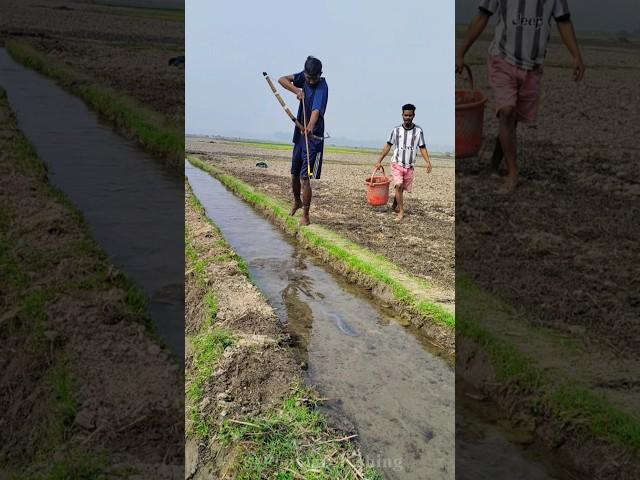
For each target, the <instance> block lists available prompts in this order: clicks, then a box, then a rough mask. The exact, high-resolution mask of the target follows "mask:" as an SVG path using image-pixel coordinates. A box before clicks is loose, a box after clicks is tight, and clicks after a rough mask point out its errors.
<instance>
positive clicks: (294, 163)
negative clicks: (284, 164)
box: [291, 138, 324, 179]
mask: <svg viewBox="0 0 640 480" xmlns="http://www.w3.org/2000/svg"><path fill="white" fill-rule="evenodd" d="M323 148H324V140H314V139H311V138H310V139H309V162H308V163H309V170H310V171H311V178H316V179H318V178H320V173H321V172H322V150H323ZM309 170H307V147H306V145H305V142H304V138H303V139H302V141H301V142H298V143H296V144H294V146H293V156H292V157H291V175H298V176H299V177H300V178H302V179H308V178H309Z"/></svg>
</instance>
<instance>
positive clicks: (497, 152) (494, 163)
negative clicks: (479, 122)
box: [491, 136, 504, 173]
mask: <svg viewBox="0 0 640 480" xmlns="http://www.w3.org/2000/svg"><path fill="white" fill-rule="evenodd" d="M503 158H504V155H503V153H502V145H501V144H500V136H498V137H497V138H496V146H495V148H494V149H493V155H492V156H491V170H492V171H493V172H496V173H499V172H500V164H501V163H502V159H503Z"/></svg>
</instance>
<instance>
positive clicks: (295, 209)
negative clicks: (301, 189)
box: [289, 200, 302, 217]
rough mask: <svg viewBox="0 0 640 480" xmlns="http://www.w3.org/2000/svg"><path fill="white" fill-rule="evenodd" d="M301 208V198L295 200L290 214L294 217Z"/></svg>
mask: <svg viewBox="0 0 640 480" xmlns="http://www.w3.org/2000/svg"><path fill="white" fill-rule="evenodd" d="M299 208H302V202H301V201H299V200H297V201H295V202H293V205H292V206H291V211H290V212H289V216H290V217H293V216H294V215H295V214H296V212H297V211H298V209H299Z"/></svg>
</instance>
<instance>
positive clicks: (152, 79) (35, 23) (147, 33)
mask: <svg viewBox="0 0 640 480" xmlns="http://www.w3.org/2000/svg"><path fill="white" fill-rule="evenodd" d="M0 10H2V16H1V17H0V41H1V40H2V39H7V38H18V39H21V40H27V41H29V42H30V43H32V44H33V46H34V47H35V48H37V49H38V50H39V51H42V52H44V53H46V54H47V55H48V56H49V57H51V58H52V59H53V60H56V61H61V62H64V63H65V64H67V65H69V66H71V67H73V68H74V69H77V70H79V71H81V72H83V73H85V74H87V75H89V76H90V77H92V78H93V79H95V80H96V81H97V82H98V83H101V84H103V85H106V86H109V87H112V88H114V89H117V90H119V91H122V92H125V93H127V94H128V95H130V96H132V97H134V98H136V99H137V100H139V101H141V102H142V103H143V104H145V105H148V106H150V107H151V108H152V109H154V110H155V111H157V112H160V113H162V114H164V115H165V116H166V117H167V118H168V119H169V120H171V121H172V122H173V123H175V124H177V125H182V123H183V122H184V67H178V68H177V67H175V66H170V65H169V64H168V61H169V59H170V58H172V57H175V56H178V55H184V21H183V20H182V19H179V18H172V17H164V18H163V17H161V16H158V15H153V14H148V15H147V14H145V11H144V10H137V11H136V10H132V9H122V8H118V7H108V6H100V7H98V6H96V5H94V4H93V2H87V1H77V0H69V1H66V2H57V1H51V0H42V1H40V0H33V1H32V0H27V1H18V0H1V1H0ZM132 12H133V13H132ZM134 13H135V14H134ZM43 19H46V21H43Z"/></svg>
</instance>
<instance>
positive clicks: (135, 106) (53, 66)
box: [5, 40, 184, 172]
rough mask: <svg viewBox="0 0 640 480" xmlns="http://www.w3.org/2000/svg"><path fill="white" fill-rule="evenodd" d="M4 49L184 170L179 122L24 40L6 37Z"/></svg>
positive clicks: (157, 154) (182, 140)
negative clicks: (172, 121)
mask: <svg viewBox="0 0 640 480" xmlns="http://www.w3.org/2000/svg"><path fill="white" fill-rule="evenodd" d="M5 48H6V49H7V51H8V52H9V53H10V54H11V56H12V57H13V58H14V59H15V60H16V61H18V62H19V63H22V64H23V65H25V66H26V67H29V68H33V69H34V70H36V71H38V72H40V73H42V74H44V75H46V76H48V77H50V78H52V79H53V80H55V81H57V82H58V83H59V84H60V85H61V86H63V87H64V88H66V89H68V90H69V91H71V92H72V93H74V94H76V95H78V96H79V97H81V98H82V99H83V100H84V101H85V102H86V103H87V104H88V105H89V106H90V107H91V108H92V109H94V110H95V111H97V112H98V113H100V114H101V115H104V116H105V117H106V118H107V119H109V121H111V122H112V123H113V124H114V125H115V126H116V128H117V129H118V131H120V132H121V133H122V134H124V135H125V136H126V137H128V138H131V139H133V140H135V141H136V142H138V143H139V144H140V145H142V147H143V148H145V149H146V150H147V151H149V152H150V153H152V154H154V155H156V156H158V157H161V158H163V159H164V160H165V163H167V164H168V165H170V166H172V167H175V168H179V169H180V171H181V172H182V167H183V163H182V162H183V158H184V132H183V129H182V128H181V127H180V126H179V125H174V124H172V123H171V122H170V121H169V120H167V119H166V118H165V117H164V116H163V115H161V114H160V113H158V112H155V111H153V110H151V109H150V108H148V107H146V106H144V105H142V104H141V103H140V102H139V101H138V100H136V99H134V98H133V97H130V96H128V95H125V94H124V93H121V92H118V91H116V90H114V89H112V88H110V87H106V86H104V85H101V84H99V83H98V82H97V81H96V80H94V79H92V78H90V77H88V76H87V75H84V74H82V73H80V72H78V71H76V70H74V69H73V68H71V67H69V66H68V65H65V64H63V63H61V62H57V61H55V60H52V59H51V58H49V57H48V56H47V55H46V54H45V53H42V52H39V51H38V50H36V49H35V48H34V47H33V46H31V45H30V44H29V43H27V42H25V41H17V40H7V41H6V42H5Z"/></svg>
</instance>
